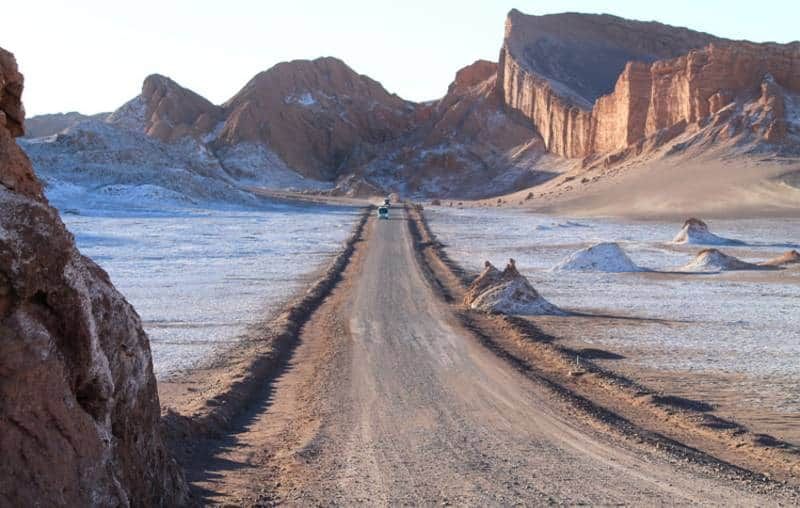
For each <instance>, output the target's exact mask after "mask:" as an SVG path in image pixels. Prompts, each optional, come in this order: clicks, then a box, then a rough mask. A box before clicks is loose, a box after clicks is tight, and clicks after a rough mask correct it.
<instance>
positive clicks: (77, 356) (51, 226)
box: [0, 49, 188, 506]
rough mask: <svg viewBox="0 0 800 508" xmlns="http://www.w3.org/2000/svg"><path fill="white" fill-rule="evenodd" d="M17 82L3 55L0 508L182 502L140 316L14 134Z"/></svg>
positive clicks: (19, 116)
mask: <svg viewBox="0 0 800 508" xmlns="http://www.w3.org/2000/svg"><path fill="white" fill-rule="evenodd" d="M22 84H23V82H22V76H21V75H20V74H19V72H18V71H17V66H16V62H15V61H14V58H13V56H12V55H11V54H10V53H8V52H6V51H4V50H2V49H0V184H1V185H0V449H1V450H2V454H0V505H3V506H128V505H133V506H175V505H182V504H185V503H186V502H187V500H188V489H187V486H186V483H185V480H184V479H183V476H182V473H181V471H180V469H179V467H178V466H177V464H176V463H175V461H174V460H173V459H172V458H171V456H170V454H169V453H168V451H167V449H166V447H165V445H164V443H163V441H162V437H161V432H160V427H159V425H160V423H159V422H160V408H159V401H158V393H157V390H156V380H155V377H154V375H153V369H152V361H151V357H150V347H149V342H148V339H147V336H146V335H145V333H144V331H143V330H142V325H141V322H140V320H139V316H138V315H137V314H136V312H135V311H134V310H133V308H132V307H131V306H130V305H129V304H128V303H127V302H126V301H125V299H124V298H123V297H122V295H120V293H119V292H117V291H116V289H115V288H114V286H113V285H112V284H111V281H110V280H109V278H108V275H107V274H106V273H105V272H104V271H103V270H102V269H101V268H100V267H98V266H97V265H96V264H95V263H93V262H92V261H91V260H90V259H88V258H86V257H84V256H82V255H81V254H80V253H79V252H78V250H77V249H76V248H75V244H74V240H73V237H72V235H71V234H70V233H69V232H68V231H67V230H66V228H65V227H64V224H63V223H62V222H61V220H60V218H59V215H58V212H57V211H56V210H55V209H53V208H52V207H50V206H49V205H48V203H47V201H46V200H45V199H44V198H43V196H42V191H41V184H40V183H39V181H38V180H37V179H36V177H35V175H34V173H33V170H32V168H31V165H30V162H29V161H28V159H27V157H26V156H25V154H24V153H23V152H22V150H21V149H20V148H19V147H18V146H17V144H16V143H15V141H14V139H13V138H14V137H16V136H20V135H22V133H23V122H24V112H23V109H22V103H21V100H20V98H21V93H22Z"/></svg>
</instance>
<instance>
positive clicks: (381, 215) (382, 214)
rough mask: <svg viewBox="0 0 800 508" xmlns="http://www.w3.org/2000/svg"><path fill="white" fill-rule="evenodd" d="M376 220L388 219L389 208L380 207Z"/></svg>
mask: <svg viewBox="0 0 800 508" xmlns="http://www.w3.org/2000/svg"><path fill="white" fill-rule="evenodd" d="M378 218H379V219H388V218H389V207H388V206H382V207H380V208H378Z"/></svg>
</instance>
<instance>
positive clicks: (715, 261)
mask: <svg viewBox="0 0 800 508" xmlns="http://www.w3.org/2000/svg"><path fill="white" fill-rule="evenodd" d="M759 269H764V267H763V266H759V265H756V264H753V263H748V262H747V261H742V260H741V259H739V258H736V257H733V256H729V255H727V254H725V253H723V252H720V251H718V250H717V249H703V250H701V251H700V252H699V253H698V254H697V257H695V258H694V259H693V260H692V261H691V262H690V263H688V264H686V265H684V266H683V267H681V271H684V272H726V271H729V270H759Z"/></svg>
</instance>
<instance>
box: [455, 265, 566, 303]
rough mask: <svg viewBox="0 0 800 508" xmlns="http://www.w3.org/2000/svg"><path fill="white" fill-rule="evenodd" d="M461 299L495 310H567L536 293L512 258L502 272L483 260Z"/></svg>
mask: <svg viewBox="0 0 800 508" xmlns="http://www.w3.org/2000/svg"><path fill="white" fill-rule="evenodd" d="M464 303H465V304H466V305H467V306H469V307H470V308H471V309H476V310H481V311H483V312H490V313H498V314H520V315H530V316H540V315H564V314H566V313H565V312H564V311H562V310H561V309H559V308H558V307H556V306H555V305H553V304H552V303H550V302H548V301H547V300H545V299H544V298H542V296H541V295H539V293H538V292H537V291H536V290H535V289H534V288H533V286H532V285H531V283H530V282H529V281H528V279H526V278H525V276H524V275H522V274H521V273H519V272H518V271H517V267H516V266H515V264H514V260H513V259H511V260H509V262H508V265H506V267H505V269H504V270H503V271H502V272H501V271H499V270H498V269H497V268H495V267H494V266H493V265H492V264H491V263H490V262H488V261H486V263H485V268H484V270H483V272H481V274H480V275H479V276H478V277H477V278H476V279H475V280H474V281H473V282H472V284H470V286H469V288H467V292H466V294H465V296H464Z"/></svg>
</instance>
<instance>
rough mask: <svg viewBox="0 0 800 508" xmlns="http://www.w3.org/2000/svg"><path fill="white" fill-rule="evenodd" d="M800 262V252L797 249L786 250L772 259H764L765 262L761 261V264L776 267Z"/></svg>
mask: <svg viewBox="0 0 800 508" xmlns="http://www.w3.org/2000/svg"><path fill="white" fill-rule="evenodd" d="M796 264H800V252H797V251H796V250H790V251H786V252H784V253H783V254H781V255H780V256H776V257H774V258H772V259H769V260H767V261H764V262H763V263H759V265H761V266H774V267H782V266H789V265H796Z"/></svg>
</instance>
